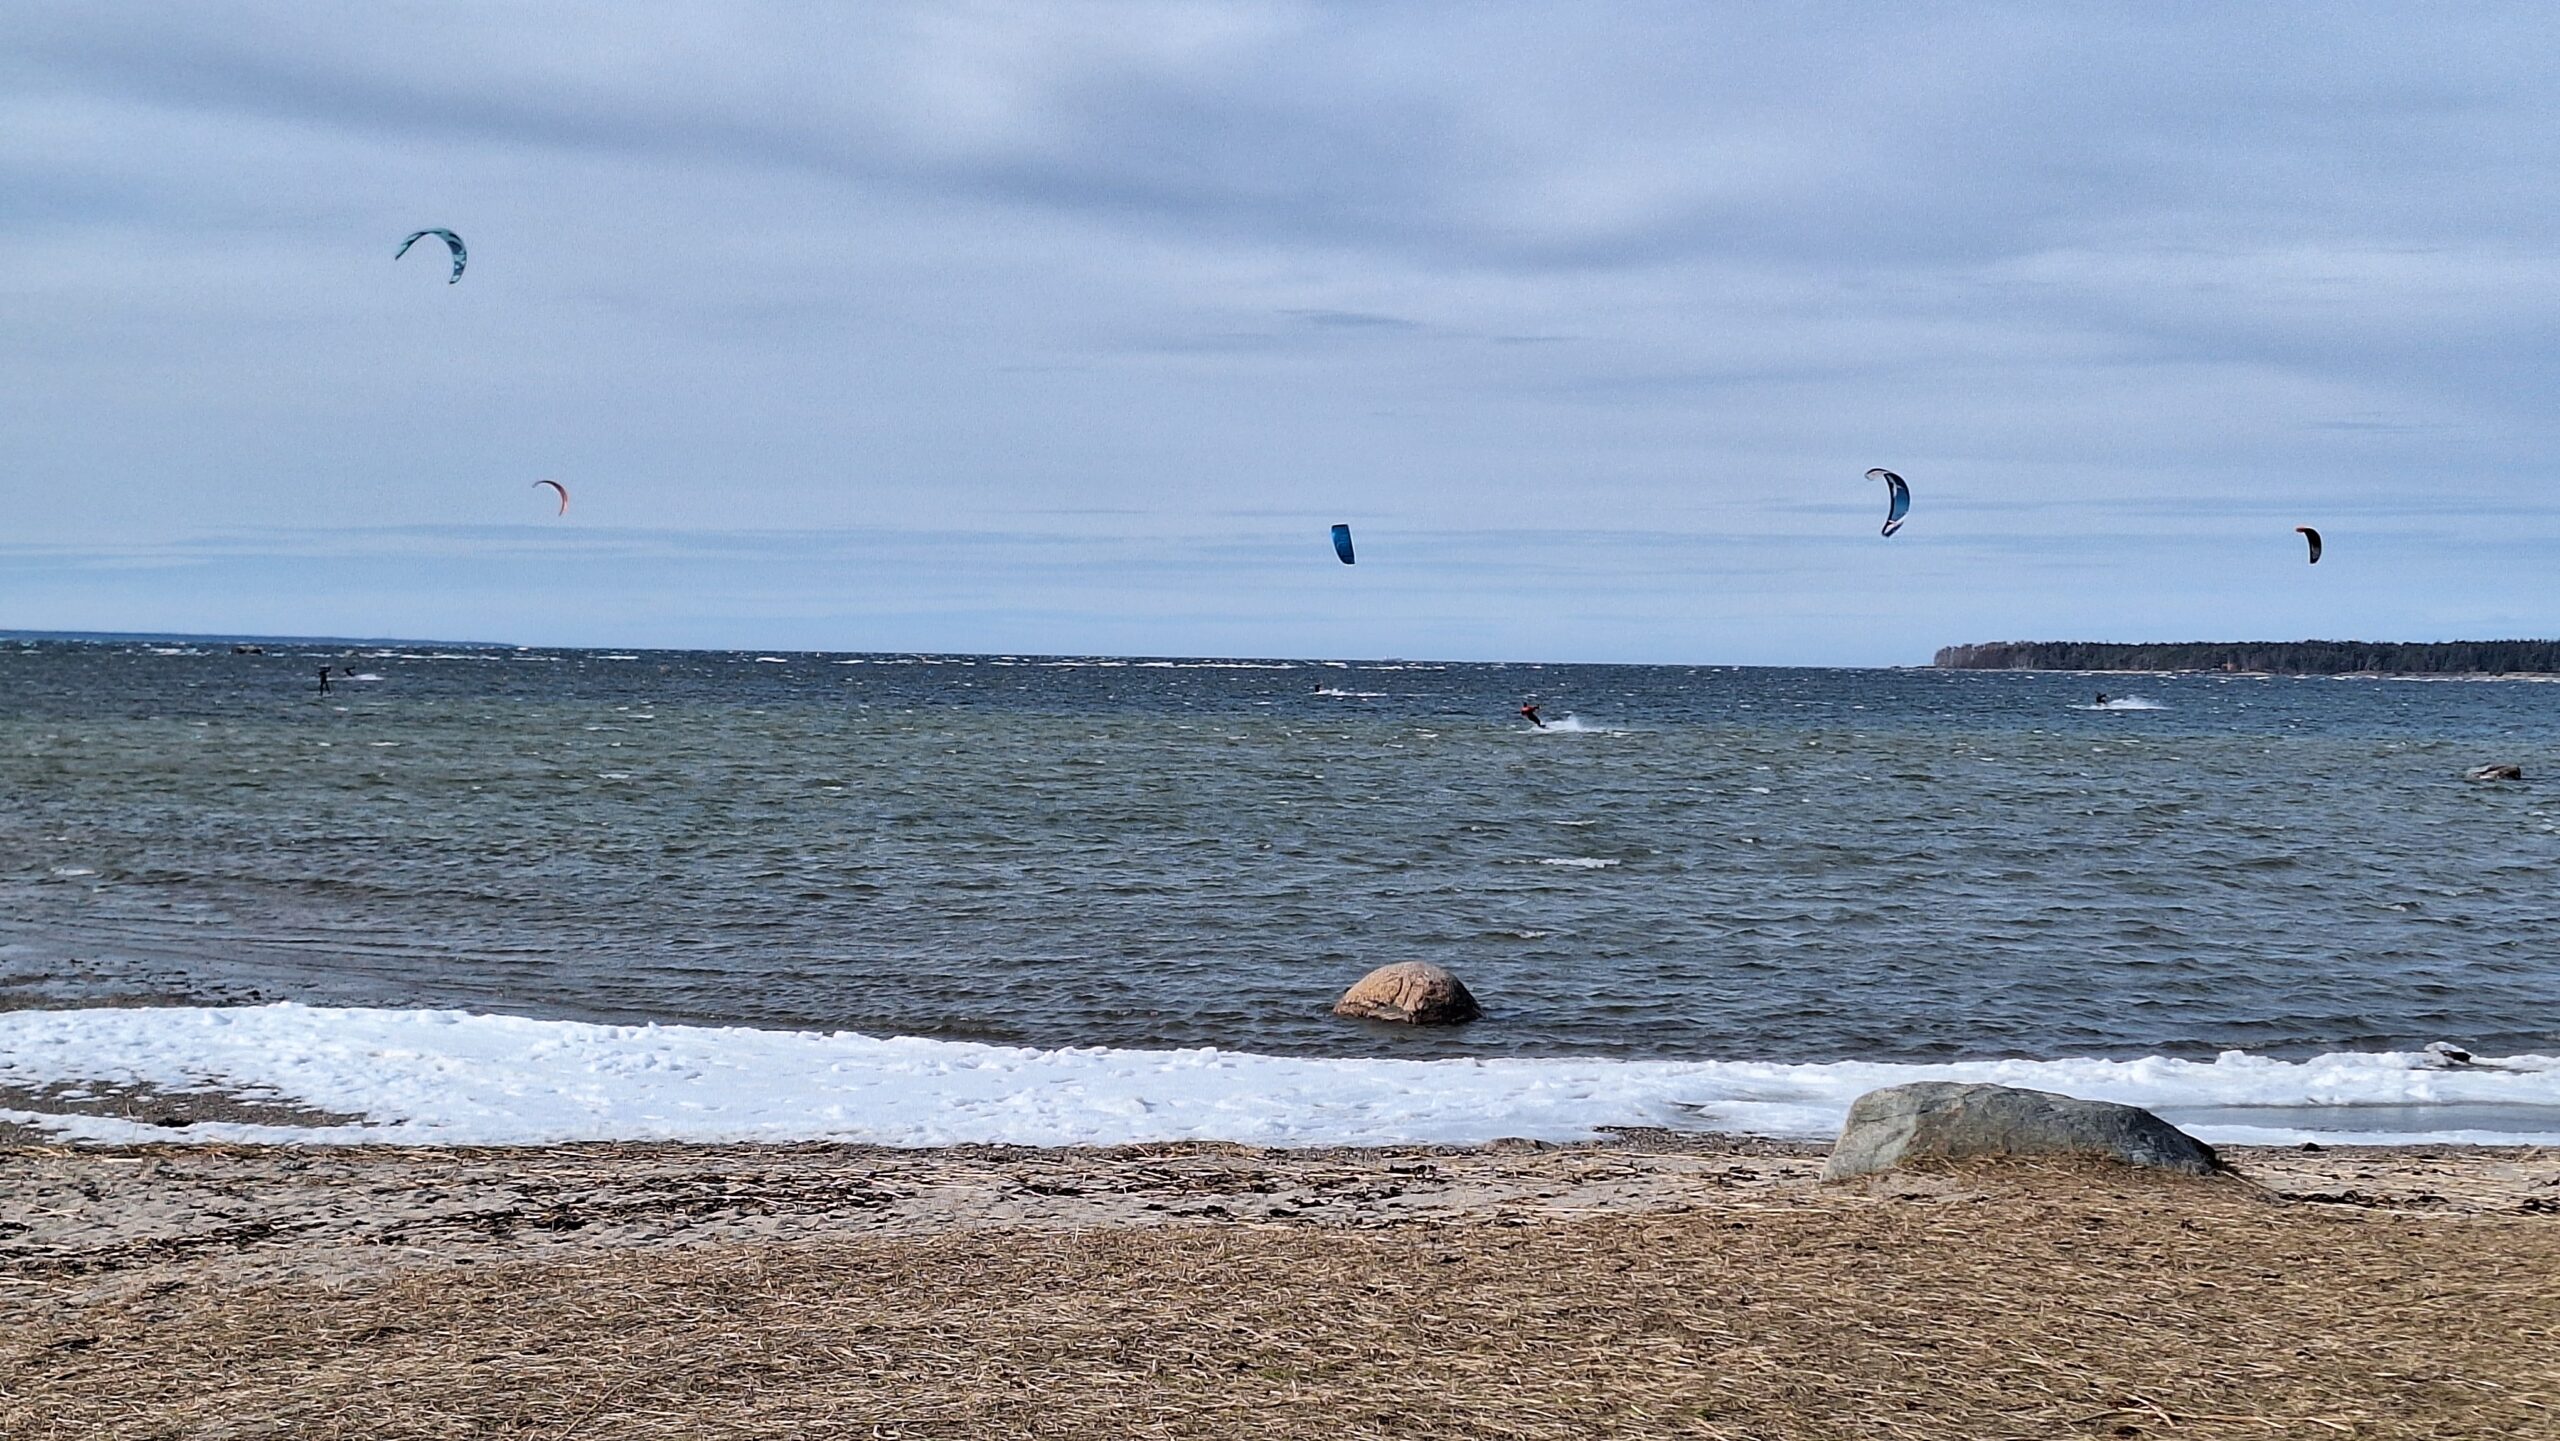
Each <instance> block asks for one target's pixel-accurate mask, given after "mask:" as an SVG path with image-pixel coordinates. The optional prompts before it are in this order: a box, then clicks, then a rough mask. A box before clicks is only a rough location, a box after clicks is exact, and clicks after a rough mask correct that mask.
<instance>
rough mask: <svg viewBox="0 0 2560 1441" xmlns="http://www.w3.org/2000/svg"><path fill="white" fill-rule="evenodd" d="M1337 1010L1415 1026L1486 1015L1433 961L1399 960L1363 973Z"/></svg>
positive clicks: (1446, 1023)
mask: <svg viewBox="0 0 2560 1441" xmlns="http://www.w3.org/2000/svg"><path fill="white" fill-rule="evenodd" d="M1333 1013H1334V1014H1335V1015H1337V1016H1350V1017H1353V1018H1355V1019H1358V1020H1364V1021H1397V1022H1401V1023H1403V1024H1405V1025H1411V1026H1454V1025H1456V1024H1458V1023H1459V1022H1461V1021H1472V1020H1474V1019H1475V1018H1476V1017H1478V1016H1481V1015H1483V1014H1484V1008H1483V1007H1482V1006H1479V1005H1477V1004H1476V998H1475V997H1474V996H1472V995H1469V994H1468V993H1467V988H1466V987H1465V986H1464V985H1462V984H1460V983H1459V980H1458V978H1457V977H1456V976H1453V975H1451V974H1449V972H1448V970H1447V968H1445V967H1442V966H1435V965H1433V964H1431V963H1430V962H1429V961H1399V962H1397V963H1396V964H1394V965H1392V966H1380V967H1379V968H1378V969H1376V970H1374V971H1371V972H1370V973H1369V974H1367V975H1365V976H1362V977H1361V978H1360V979H1359V980H1358V981H1356V982H1354V983H1353V984H1352V987H1351V989H1350V990H1347V991H1345V992H1343V993H1342V999H1341V1000H1338V1001H1336V1002H1334V1003H1333Z"/></svg>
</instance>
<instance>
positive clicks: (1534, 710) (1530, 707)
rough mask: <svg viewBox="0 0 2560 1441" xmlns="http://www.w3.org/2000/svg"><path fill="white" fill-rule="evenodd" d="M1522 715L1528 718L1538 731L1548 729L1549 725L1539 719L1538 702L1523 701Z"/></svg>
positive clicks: (1521, 705)
mask: <svg viewBox="0 0 2560 1441" xmlns="http://www.w3.org/2000/svg"><path fill="white" fill-rule="evenodd" d="M1520 714H1522V715H1524V716H1527V717H1528V718H1529V724H1531V725H1533V726H1536V727H1537V728H1538V729H1540V730H1545V729H1546V728H1547V723H1546V722H1545V721H1542V720H1540V719H1538V703H1537V702H1536V701H1522V702H1521V703H1520Z"/></svg>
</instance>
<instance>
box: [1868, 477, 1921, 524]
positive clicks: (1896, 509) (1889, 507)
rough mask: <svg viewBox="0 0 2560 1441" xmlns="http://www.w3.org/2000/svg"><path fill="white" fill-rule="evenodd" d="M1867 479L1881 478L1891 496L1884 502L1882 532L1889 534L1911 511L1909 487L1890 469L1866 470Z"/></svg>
mask: <svg viewBox="0 0 2560 1441" xmlns="http://www.w3.org/2000/svg"><path fill="white" fill-rule="evenodd" d="M1867 479H1869V480H1881V481H1883V482H1884V483H1885V488H1886V489H1887V490H1889V491H1891V492H1892V496H1893V498H1892V499H1891V500H1889V501H1887V502H1886V503H1885V510H1884V533H1885V534H1886V535H1891V534H1893V533H1894V532H1895V531H1897V530H1900V529H1902V518H1903V517H1904V516H1906V515H1909V514H1910V513H1911V487H1910V486H1908V485H1906V484H1904V483H1903V479H1902V477H1901V476H1898V475H1896V474H1894V473H1893V472H1892V471H1889V470H1883V469H1877V470H1871V471H1868V472H1867Z"/></svg>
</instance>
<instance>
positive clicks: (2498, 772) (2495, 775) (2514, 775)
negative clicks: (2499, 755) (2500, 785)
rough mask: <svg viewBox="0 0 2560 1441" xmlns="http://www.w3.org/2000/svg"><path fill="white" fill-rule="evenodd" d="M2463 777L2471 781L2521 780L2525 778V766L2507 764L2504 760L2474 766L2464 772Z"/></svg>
mask: <svg viewBox="0 0 2560 1441" xmlns="http://www.w3.org/2000/svg"><path fill="white" fill-rule="evenodd" d="M2462 778H2463V779H2464V780H2469V781H2520V780H2523V779H2524V767H2522V766H2516V765H2507V764H2505V763H2504V762H2500V763H2498V764H2495V765H2485V766H2473V767H2472V768H2471V769H2469V770H2467V771H2464V772H2463V773H2462Z"/></svg>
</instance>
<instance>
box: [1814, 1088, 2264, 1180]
mask: <svg viewBox="0 0 2560 1441" xmlns="http://www.w3.org/2000/svg"><path fill="white" fill-rule="evenodd" d="M2018 1156H2091V1157H2101V1158H2105V1159H2109V1160H2115V1161H2121V1162H2123V1163H2125V1164H2126V1165H2131V1166H2144V1167H2149V1168H2152V1169H2156V1170H2163V1171H2178V1172H2184V1173H2186V1174H2188V1175H2195V1176H2210V1175H2215V1174H2218V1173H2220V1172H2221V1171H2223V1170H2224V1169H2225V1167H2224V1166H2223V1164H2222V1160H2221V1158H2220V1157H2218V1156H2216V1155H2214V1153H2213V1148H2212V1147H2211V1146H2208V1145H2206V1144H2205V1143H2204V1142H2202V1141H2199V1140H2197V1139H2196V1138H2195V1137H2193V1136H2190V1135H2188V1134H2187V1133H2186V1132H2184V1131H2181V1130H2179V1129H2178V1128H2177V1127H2175V1126H2172V1125H2170V1124H2169V1123H2168V1122H2166V1121H2164V1120H2161V1119H2160V1118H2159V1117H2158V1116H2155V1115H2153V1114H2151V1113H2150V1112H2149V1111H2146V1110H2144V1109H2142V1108H2141V1107H2139V1106H2125V1105H2118V1104H2117V1103H2115V1102H2113V1101H2084V1100H2081V1099H2080V1098H2078V1097H2076V1096H2064V1095H2059V1094H2056V1093H2055V1092H2052V1091H2030V1090H2027V1089H2026V1088H2024V1087H2021V1086H1993V1085H1979V1084H1967V1083H1965V1082H1960V1081H1917V1082H1913V1083H1912V1084H1910V1085H1907V1086H1886V1087H1884V1088H1883V1089H1882V1090H1875V1091H1869V1092H1867V1093H1866V1094H1865V1095H1863V1096H1860V1097H1859V1098H1858V1099H1857V1100H1855V1101H1852V1102H1851V1103H1850V1104H1849V1119H1848V1121H1847V1122H1846V1123H1845V1124H1843V1125H1842V1126H1841V1128H1840V1139H1839V1140H1838V1141H1836V1142H1834V1143H1833V1144H1832V1147H1831V1159H1830V1161H1828V1162H1827V1163H1825V1164H1824V1166H1823V1168H1822V1179H1824V1180H1826V1181H1846V1180H1850V1179H1853V1178H1855V1177H1858V1176H1869V1175H1874V1174H1876V1173H1878V1172H1881V1171H1891V1170H1895V1169H1897V1168H1899V1167H1902V1166H1904V1165H1908V1164H1911V1163H1914V1162H1930V1161H1957V1160H1973V1159H1989V1158H1997V1157H2018Z"/></svg>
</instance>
